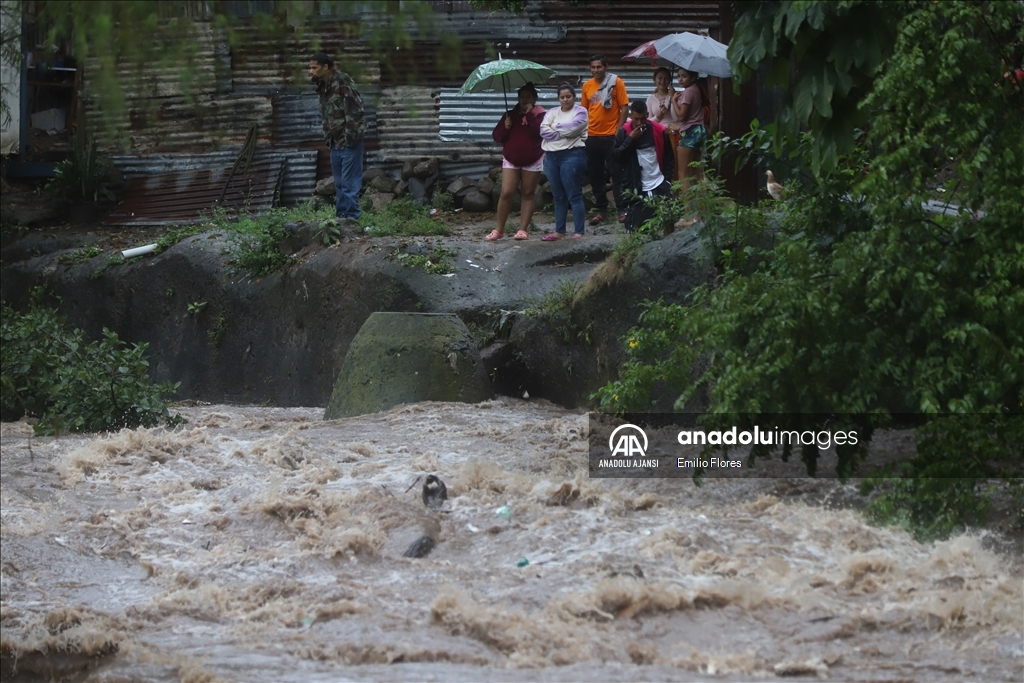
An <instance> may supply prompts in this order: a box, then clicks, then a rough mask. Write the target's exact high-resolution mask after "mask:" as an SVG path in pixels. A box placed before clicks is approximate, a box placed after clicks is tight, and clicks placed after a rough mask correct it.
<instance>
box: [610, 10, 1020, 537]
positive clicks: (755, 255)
mask: <svg viewBox="0 0 1024 683" xmlns="http://www.w3.org/2000/svg"><path fill="white" fill-rule="evenodd" d="M738 9H739V11H740V16H739V18H738V20H737V23H736V34H735V37H734V39H733V41H732V43H731V45H730V55H731V58H732V60H733V65H734V70H735V71H736V73H737V74H738V75H739V77H740V78H743V77H749V76H750V74H752V73H753V71H754V69H767V70H768V71H769V72H770V73H772V74H775V78H776V79H778V82H780V83H786V82H787V79H790V82H792V83H793V86H792V88H791V89H790V92H789V94H788V98H787V101H786V104H785V106H784V107H783V110H782V113H781V114H780V116H779V120H778V121H777V123H776V124H775V125H773V126H769V127H767V130H766V129H762V128H760V127H758V126H756V125H755V127H754V128H753V129H752V130H751V132H750V133H749V134H748V135H747V136H746V137H745V139H744V140H740V141H732V142H731V143H726V144H727V145H728V146H730V147H731V148H734V149H738V150H759V149H766V150H767V149H768V148H770V147H771V145H770V144H769V143H768V140H769V138H772V139H773V140H774V148H775V149H776V150H777V151H778V152H780V153H784V154H785V155H786V157H787V159H786V162H787V163H788V164H789V165H790V169H791V170H790V173H789V174H788V175H789V178H788V180H787V185H788V190H789V192H790V195H789V198H788V199H786V200H785V201H783V202H782V203H781V204H779V205H775V206H772V207H771V209H770V210H769V211H765V210H764V209H762V208H757V207H746V208H744V207H739V208H737V209H735V210H734V211H733V212H731V213H730V214H728V215H719V216H714V215H713V216H710V217H709V220H708V226H707V227H708V231H707V235H708V236H710V237H712V238H714V239H716V240H721V239H722V238H723V235H725V236H727V237H726V239H727V240H729V239H731V241H728V242H727V243H726V244H725V248H724V249H722V250H721V251H719V252H718V254H719V256H718V264H719V266H720V267H721V269H722V270H721V272H722V275H721V278H720V279H719V281H718V282H717V284H716V286H715V287H712V288H708V289H706V290H704V291H702V292H700V293H699V295H698V296H697V298H696V299H695V301H694V302H693V304H692V305H690V306H660V305H653V306H652V307H651V309H650V310H649V312H648V314H647V316H646V318H645V321H644V322H645V325H642V326H641V327H639V328H638V329H637V330H634V331H633V332H632V333H631V339H632V341H633V343H631V344H629V347H630V348H629V349H627V353H628V354H630V361H629V362H628V363H627V365H626V367H625V370H624V373H623V376H622V379H620V380H619V381H618V382H615V383H612V384H610V385H609V386H608V387H605V388H604V389H603V390H602V391H600V392H598V397H599V399H600V400H601V401H602V403H603V404H604V405H605V406H607V407H614V408H619V409H642V408H643V407H644V406H645V405H646V402H647V397H648V396H649V391H650V389H651V388H652V386H653V382H654V381H656V380H658V379H669V380H671V379H672V378H675V379H676V380H682V381H685V380H686V378H687V373H686V372H680V371H679V369H678V368H677V367H675V366H676V365H678V364H680V363H683V364H685V363H686V362H688V361H689V360H691V359H693V358H694V357H696V356H698V355H702V356H703V357H704V358H711V359H712V362H711V364H710V367H708V369H707V370H705V371H703V372H701V373H700V374H699V379H698V381H697V383H696V384H695V385H692V386H689V387H687V388H686V390H685V391H684V392H683V395H682V396H681V398H680V402H679V403H678V405H682V404H683V403H685V401H686V400H687V399H689V398H691V397H692V396H693V395H695V394H696V393H697V391H699V390H701V389H705V390H706V391H707V395H708V396H709V399H710V411H711V412H712V413H718V414H719V416H720V418H721V419H723V420H751V421H756V420H757V419H759V418H764V417H767V416H768V415H772V416H773V417H774V416H775V415H777V414H788V415H789V417H788V418H784V419H789V420H790V421H791V422H792V424H793V425H794V426H799V425H801V424H802V423H801V421H802V420H805V419H807V418H804V417H802V416H801V414H805V413H814V412H817V413H822V412H824V413H836V414H849V415H852V416H854V417H852V418H851V419H853V420H854V421H856V422H858V423H859V426H860V427H861V428H862V429H864V430H865V431H866V433H868V434H870V433H871V430H872V429H874V428H875V427H877V426H878V425H881V424H885V420H886V417H887V416H889V415H892V414H895V413H912V414H914V415H915V416H916V417H915V418H914V419H916V420H918V421H919V422H920V423H921V424H922V429H923V430H924V431H922V432H921V433H920V435H919V436H920V439H919V445H918V452H917V454H916V455H915V456H914V458H913V459H912V460H911V461H910V462H909V463H905V464H904V465H903V466H902V467H901V468H900V471H901V472H902V473H903V474H908V475H911V477H910V478H909V479H906V480H902V481H900V482H898V483H897V484H895V485H893V486H894V488H892V489H891V490H890V491H889V493H888V494H887V495H888V496H889V497H888V498H885V497H883V498H882V499H880V500H882V501H883V503H884V504H883V505H882V507H885V505H888V506H889V507H888V508H887V509H888V511H889V518H899V519H903V520H905V521H908V523H912V524H913V525H916V526H915V528H917V529H918V530H919V531H920V532H921V533H922V535H923V536H928V535H934V534H936V533H943V532H948V531H950V530H952V529H953V528H956V527H957V526H958V525H961V524H963V523H964V522H965V521H969V520H970V519H971V518H972V515H977V514H979V513H980V512H981V511H982V509H983V508H984V501H985V497H984V495H982V491H983V490H984V489H982V488H980V483H979V482H981V481H982V480H983V479H985V478H988V477H996V476H1004V475H1006V476H1011V477H1013V478H1015V481H1018V482H1019V481H1020V480H1019V477H1020V476H1021V466H1022V465H1024V449H1022V448H1021V443H1022V441H1024V426H1022V420H1021V416H1022V413H1024V317H1022V316H1021V315H1020V311H1022V310H1024V232H1022V226H1024V117H1021V116H1020V115H1019V112H1021V111H1024V83H1022V82H1021V81H1020V80H1017V79H1016V78H1015V77H1014V76H1013V69H1014V68H1016V67H1019V66H1020V59H1021V56H1022V54H1021V53H1022V49H1024V4H1022V3H1019V2H1015V1H1012V0H1004V1H991V2H971V1H960V0H947V1H945V2H916V1H908V2H891V3H877V2H870V1H866V0H865V1H862V2H857V1H854V0H851V1H848V2H836V3H809V2H762V3H750V4H749V5H748V4H746V3H744V4H742V5H738ZM938 189H942V190H945V192H944V193H939V192H938V191H937V190H938ZM936 197H942V198H943V200H944V202H945V206H944V207H942V208H944V209H945V210H944V211H940V212H939V213H938V214H936V213H934V212H931V211H928V210H926V208H925V203H926V202H928V201H929V200H932V201H933V202H934V200H935V198H936ZM933 206H934V204H933ZM737 227H742V228H744V229H745V231H746V234H740V233H741V232H742V231H737V230H736V229H737ZM730 231H733V232H731V233H730ZM730 234H731V238H730V237H729V235H730ZM711 244H712V246H718V247H719V248H720V247H721V246H722V245H721V243H720V242H712V243H711ZM765 245H769V246H765ZM949 414H953V415H957V416H959V417H958V418H957V419H955V420H953V421H950V420H948V419H946V418H945V417H944V416H945V415H949ZM780 426H781V424H780ZM862 445H863V444H862ZM837 450H838V451H839V460H840V470H841V472H840V473H841V474H850V473H852V472H853V471H854V469H855V467H856V464H857V461H858V459H859V458H860V457H862V455H863V450H862V449H860V450H858V449H851V448H840V449H837ZM761 454H763V453H761ZM802 455H803V457H804V459H805V462H806V463H807V465H808V469H809V471H811V472H814V468H815V464H816V461H817V457H818V453H817V450H816V449H811V450H809V451H808V450H805V451H804V452H803V453H802ZM901 515H902V517H901Z"/></svg>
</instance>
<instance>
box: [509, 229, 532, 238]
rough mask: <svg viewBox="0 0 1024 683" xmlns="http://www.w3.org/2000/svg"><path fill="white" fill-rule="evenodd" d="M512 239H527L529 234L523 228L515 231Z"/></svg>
mask: <svg viewBox="0 0 1024 683" xmlns="http://www.w3.org/2000/svg"><path fill="white" fill-rule="evenodd" d="M512 239H514V240H528V239H530V235H529V234H528V233H527V232H526V231H525V230H520V231H519V232H517V233H516V236H515V237H513V238H512Z"/></svg>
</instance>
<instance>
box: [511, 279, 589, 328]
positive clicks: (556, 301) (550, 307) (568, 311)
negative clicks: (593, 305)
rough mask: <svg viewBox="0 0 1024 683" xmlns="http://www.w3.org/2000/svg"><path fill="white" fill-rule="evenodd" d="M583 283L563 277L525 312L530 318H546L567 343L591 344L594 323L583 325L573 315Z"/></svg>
mask: <svg viewBox="0 0 1024 683" xmlns="http://www.w3.org/2000/svg"><path fill="white" fill-rule="evenodd" d="M582 284H583V283H582V282H581V281H580V280H572V279H568V278H563V279H562V280H559V281H558V284H557V285H556V286H555V288H554V289H552V290H551V291H549V292H547V293H545V294H544V296H542V297H541V298H540V299H539V300H536V301H533V302H531V304H530V306H528V307H527V308H526V310H525V311H523V313H524V314H525V315H526V316H527V317H529V318H542V319H543V320H546V321H547V322H548V323H549V324H550V325H551V326H552V327H553V328H554V330H555V331H556V332H558V334H559V336H561V337H562V339H563V341H565V343H566V344H576V343H580V344H590V333H591V332H592V331H593V329H594V323H593V322H590V323H587V324H586V325H583V324H581V323H580V322H579V320H577V318H576V317H574V316H573V312H574V311H575V301H576V295H577V294H578V293H579V291H580V287H582Z"/></svg>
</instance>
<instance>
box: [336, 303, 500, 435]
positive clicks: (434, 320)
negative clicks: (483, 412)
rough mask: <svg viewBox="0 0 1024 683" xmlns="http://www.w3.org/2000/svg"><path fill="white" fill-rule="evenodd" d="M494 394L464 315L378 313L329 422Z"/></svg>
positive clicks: (350, 363)
mask: <svg viewBox="0 0 1024 683" xmlns="http://www.w3.org/2000/svg"><path fill="white" fill-rule="evenodd" d="M491 395H492V390H491V385H490V382H489V381H488V379H487V374H486V372H485V371H484V367H483V363H482V362H481V361H480V352H479V350H478V349H477V345H476V342H475V341H474V340H473V337H472V335H471V334H470V332H469V329H468V328H467V327H466V325H465V324H464V323H463V322H462V321H461V320H460V319H459V317H458V316H456V315H451V314H443V313H382V312H377V313H373V314H372V315H370V317H369V318H367V320H366V322H365V323H364V324H363V326H362V328H360V330H359V333H358V334H356V336H355V338H354V339H353V340H352V344H351V345H350V346H349V350H348V354H347V355H346V356H345V362H344V363H343V364H342V366H341V372H340V373H339V375H338V380H337V382H336V383H335V385H334V392H333V393H332V394H331V400H330V403H328V405H327V411H326V412H325V413H324V419H325V420H334V419H337V418H340V417H351V416H353V415H363V414H365V413H374V412H379V411H381V410H387V409H388V408H392V407H394V406H396V405H399V404H402V403H416V402H419V401H461V402H465V403H476V402H479V401H484V400H486V399H488V398H490V397H491Z"/></svg>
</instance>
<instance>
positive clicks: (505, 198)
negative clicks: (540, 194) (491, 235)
mask: <svg viewBox="0 0 1024 683" xmlns="http://www.w3.org/2000/svg"><path fill="white" fill-rule="evenodd" d="M517 187H519V169H517V168H503V169H501V197H499V198H498V225H497V226H496V230H497V231H498V232H499V233H504V232H505V221H507V220H508V214H509V212H510V211H511V210H512V197H514V196H515V194H516V188H517Z"/></svg>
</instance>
